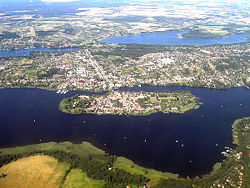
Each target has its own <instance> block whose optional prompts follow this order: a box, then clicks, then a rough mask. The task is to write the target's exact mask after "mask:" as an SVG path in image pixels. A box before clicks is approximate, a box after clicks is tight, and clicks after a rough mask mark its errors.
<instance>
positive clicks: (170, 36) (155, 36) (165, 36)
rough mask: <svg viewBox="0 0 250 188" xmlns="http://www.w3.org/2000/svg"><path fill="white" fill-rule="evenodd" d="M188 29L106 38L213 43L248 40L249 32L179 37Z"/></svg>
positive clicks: (159, 42) (107, 40)
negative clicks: (214, 36) (210, 36)
mask: <svg viewBox="0 0 250 188" xmlns="http://www.w3.org/2000/svg"><path fill="white" fill-rule="evenodd" d="M183 33H187V31H173V32H168V33H147V34H140V35H131V36H123V37H112V38H108V39H104V40H103V41H102V42H105V43H136V44H160V45H212V44H235V43H242V42H247V40H246V39H245V38H246V37H250V35H247V34H234V35H232V36H230V37H224V38H208V39H200V38H179V36H178V35H180V34H183Z"/></svg>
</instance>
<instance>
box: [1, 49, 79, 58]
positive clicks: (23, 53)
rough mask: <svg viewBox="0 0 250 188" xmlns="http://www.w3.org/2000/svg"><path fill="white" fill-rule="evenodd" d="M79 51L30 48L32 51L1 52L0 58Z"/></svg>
mask: <svg viewBox="0 0 250 188" xmlns="http://www.w3.org/2000/svg"><path fill="white" fill-rule="evenodd" d="M74 50H78V48H58V49H57V48H44V47H40V48H30V49H18V50H0V57H13V56H14V57H18V56H30V52H69V51H74Z"/></svg>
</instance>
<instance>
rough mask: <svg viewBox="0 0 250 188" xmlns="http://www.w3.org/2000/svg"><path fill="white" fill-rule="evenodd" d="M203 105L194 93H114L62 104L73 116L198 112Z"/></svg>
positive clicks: (82, 96)
mask: <svg viewBox="0 0 250 188" xmlns="http://www.w3.org/2000/svg"><path fill="white" fill-rule="evenodd" d="M199 104H201V103H200V102H198V98H197V97H195V96H194V95H192V94H191V93H190V92H185V91H174V92H173V91H165V92H127V91H111V92H109V93H107V94H105V95H93V96H88V95H76V96H73V97H70V98H65V99H63V100H62V101H61V103H60V105H59V109H60V110H61V111H63V112H66V113H70V114H82V113H88V114H98V115H101V114H119V115H136V116H140V115H150V114H152V113H156V112H163V113H169V112H173V113H180V114H182V113H184V112H187V111H189V110H192V109H198V108H199Z"/></svg>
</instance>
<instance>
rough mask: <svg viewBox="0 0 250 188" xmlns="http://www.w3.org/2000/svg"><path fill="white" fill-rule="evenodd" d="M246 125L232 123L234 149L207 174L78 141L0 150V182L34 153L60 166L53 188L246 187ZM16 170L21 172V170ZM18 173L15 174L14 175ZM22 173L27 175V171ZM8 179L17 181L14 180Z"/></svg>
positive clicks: (246, 121) (247, 122)
mask: <svg viewBox="0 0 250 188" xmlns="http://www.w3.org/2000/svg"><path fill="white" fill-rule="evenodd" d="M249 126H250V117H247V118H243V119H239V120H236V121H235V122H234V124H233V135H234V142H235V143H236V144H237V147H236V150H235V151H232V152H231V153H230V154H229V156H228V157H227V158H226V159H225V160H224V161H223V162H222V163H221V164H219V163H218V164H216V165H215V166H214V170H213V171H212V172H211V173H210V174H208V175H205V176H203V177H202V178H198V177H197V178H193V179H189V178H179V177H178V175H176V174H171V173H163V172H159V171H156V170H152V169H146V168H143V167H140V166H138V165H136V164H134V163H133V162H132V161H130V160H128V159H125V158H123V157H116V156H113V155H108V154H107V153H105V152H104V151H102V150H100V149H98V148H96V147H94V146H92V145H91V144H89V143H87V142H83V143H82V144H72V143H69V142H64V143H54V142H51V143H45V144H37V145H29V146H23V147H13V148H4V149H0V166H1V168H0V185H1V184H4V183H5V181H9V179H8V176H11V177H13V174H11V172H10V171H8V169H10V168H11V166H12V169H13V163H15V164H14V166H18V165H17V163H20V162H21V163H23V164H25V162H24V161H25V160H26V161H27V162H29V164H30V167H32V166H33V164H31V163H30V161H32V160H33V161H34V157H36V156H38V158H39V159H41V160H42V161H44V164H45V163H46V164H47V165H48V164H49V166H50V167H51V166H55V164H58V165H59V167H62V168H60V169H59V170H58V173H59V174H60V176H58V181H56V182H54V185H55V187H74V186H76V185H78V186H79V185H87V186H90V185H91V186H92V185H95V186H97V187H124V186H127V185H131V186H132V187H141V186H142V185H144V184H147V185H150V186H151V187H181V188H183V187H222V186H225V187H245V188H247V187H249V185H250V182H249V181H250V177H249V176H250V175H249V174H250V173H249V157H248V156H249V144H250V143H249ZM46 156H51V157H52V158H47V157H46ZM20 160H21V161H20ZM48 161H50V162H48ZM11 164H12V165H11ZM8 165H10V166H8ZM59 167H58V168H59ZM47 168H49V167H47ZM20 173H21V174H22V171H20ZM21 174H20V175H21ZM20 175H18V174H16V176H17V177H18V176H20ZM26 176H27V178H29V177H30V176H28V175H27V174H26V175H25V177H26ZM12 181H13V182H15V181H18V179H13V180H12ZM26 182H29V181H26ZM30 182H31V181H30ZM16 183H18V182H16Z"/></svg>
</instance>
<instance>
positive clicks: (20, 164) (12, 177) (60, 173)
mask: <svg viewBox="0 0 250 188" xmlns="http://www.w3.org/2000/svg"><path fill="white" fill-rule="evenodd" d="M67 169H69V164H67V163H61V162H58V160H57V159H55V158H53V157H49V156H44V155H36V156H30V157H26V158H21V159H19V160H17V161H14V162H11V163H9V164H7V165H5V166H3V167H1V168H0V174H5V175H6V177H4V178H1V179H0V187H1V188H5V187H6V188H10V187H36V188H39V187H41V188H43V187H51V188H52V187H55V188H56V187H59V185H60V183H61V181H62V179H63V177H64V175H65V172H66V170H67Z"/></svg>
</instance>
